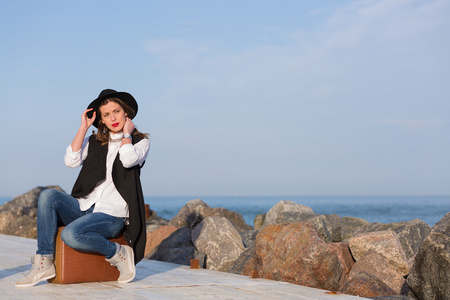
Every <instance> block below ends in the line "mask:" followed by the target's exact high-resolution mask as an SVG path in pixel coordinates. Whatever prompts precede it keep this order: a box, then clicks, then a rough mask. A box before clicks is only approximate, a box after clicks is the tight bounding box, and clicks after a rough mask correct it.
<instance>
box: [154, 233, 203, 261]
mask: <svg viewBox="0 0 450 300" xmlns="http://www.w3.org/2000/svg"><path fill="white" fill-rule="evenodd" d="M191 234H192V231H191V230H190V229H189V228H187V227H183V228H180V229H178V230H177V231H175V232H174V233H172V234H171V235H170V236H169V237H167V238H166V239H164V240H163V241H162V242H161V243H160V244H159V245H158V246H156V247H155V248H154V249H153V250H152V251H151V252H150V253H149V254H148V255H146V256H145V258H148V259H153V260H159V261H165V262H171V263H175V264H180V265H186V266H189V265H190V263H191V259H194V258H199V259H200V265H201V266H202V265H203V264H202V261H201V260H202V259H201V258H202V254H201V253H197V252H196V251H195V246H194V244H193V243H192V240H191Z"/></svg>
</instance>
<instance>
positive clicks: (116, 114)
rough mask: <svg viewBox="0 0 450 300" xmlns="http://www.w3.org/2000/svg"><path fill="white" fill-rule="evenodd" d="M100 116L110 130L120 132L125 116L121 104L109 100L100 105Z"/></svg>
mask: <svg viewBox="0 0 450 300" xmlns="http://www.w3.org/2000/svg"><path fill="white" fill-rule="evenodd" d="M100 117H101V120H102V121H103V123H105V125H106V127H108V129H109V130H110V131H111V132H114V133H118V132H121V131H122V129H123V126H124V125H125V121H126V116H125V111H124V110H123V108H122V106H120V105H119V104H118V103H116V102H113V101H110V102H108V103H106V104H105V105H103V106H100Z"/></svg>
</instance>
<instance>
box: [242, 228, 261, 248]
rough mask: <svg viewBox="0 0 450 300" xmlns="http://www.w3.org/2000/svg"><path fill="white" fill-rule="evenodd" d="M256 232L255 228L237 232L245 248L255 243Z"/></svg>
mask: <svg viewBox="0 0 450 300" xmlns="http://www.w3.org/2000/svg"><path fill="white" fill-rule="evenodd" d="M258 233H259V231H258V230H256V229H253V230H246V231H242V232H239V235H240V236H241V239H242V243H243V244H244V247H245V248H249V247H252V246H254V245H255V240H256V235H257V234H258Z"/></svg>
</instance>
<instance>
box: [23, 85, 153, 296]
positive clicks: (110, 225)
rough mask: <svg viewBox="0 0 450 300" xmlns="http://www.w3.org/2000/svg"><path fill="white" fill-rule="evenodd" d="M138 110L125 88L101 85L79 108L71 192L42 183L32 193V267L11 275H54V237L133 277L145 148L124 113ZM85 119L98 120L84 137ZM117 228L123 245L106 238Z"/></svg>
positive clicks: (141, 225)
mask: <svg viewBox="0 0 450 300" xmlns="http://www.w3.org/2000/svg"><path fill="white" fill-rule="evenodd" d="M137 111H138V105H137V102H136V100H135V99H134V98H133V96H131V95H130V94H128V93H125V92H116V91H115V90H111V89H106V90H103V91H102V92H101V93H100V95H99V96H98V97H97V99H95V100H94V101H92V103H91V104H90V105H89V106H88V108H87V109H86V110H85V111H84V112H83V114H82V115H81V126H80V128H79V130H78V132H77V134H76V135H75V138H74V139H73V141H72V143H71V144H70V145H69V146H68V148H67V150H66V155H65V157H64V160H65V163H66V165H67V166H69V167H73V168H74V167H78V166H81V165H82V166H83V167H82V169H81V171H80V174H79V175H78V178H77V180H76V182H75V185H74V187H73V189H72V193H71V195H68V194H66V193H63V192H60V191H57V190H53V189H48V190H44V191H43V192H42V193H41V194H40V196H39V202H38V213H37V232H38V234H37V235H38V236H37V239H38V250H37V251H36V255H34V256H33V257H32V269H31V271H30V272H29V273H28V274H26V275H25V277H24V278H22V279H21V280H19V281H18V282H16V286H17V287H28V286H33V285H36V284H37V283H39V282H41V281H44V280H47V279H50V278H53V277H55V276H56V273H55V267H54V263H53V260H54V253H55V237H56V234H57V230H58V226H63V225H65V226H66V227H65V228H64V229H63V231H62V232H61V238H62V240H63V241H64V242H65V243H66V244H67V245H68V246H70V247H71V248H73V249H75V250H79V251H92V252H99V253H101V254H103V255H105V259H106V260H107V261H108V262H109V263H111V264H112V265H113V266H115V267H117V269H118V270H119V271H120V276H119V279H118V282H120V283H125V282H130V281H131V280H133V279H134V277H135V274H136V269H135V264H137V263H138V262H139V261H140V260H141V259H142V258H143V257H144V250H145V243H146V224H145V204H144V199H143V194H142V188H141V183H140V179H139V176H140V169H141V167H142V166H143V165H144V162H145V159H146V158H147V154H148V151H149V149H150V141H149V139H148V137H147V134H143V133H141V132H139V131H138V130H137V129H136V128H135V126H134V124H133V122H132V121H131V120H132V119H133V118H134V117H135V116H136V113H137ZM91 125H94V126H95V127H97V128H98V130H97V133H94V132H93V134H92V135H91V136H90V137H87V138H85V136H86V133H87V131H88V129H89V127H90V126H91ZM120 232H123V234H124V237H125V239H126V241H127V244H128V245H125V246H124V245H119V244H117V243H113V242H111V241H109V240H108V239H109V238H112V237H116V236H118V235H119V233H120Z"/></svg>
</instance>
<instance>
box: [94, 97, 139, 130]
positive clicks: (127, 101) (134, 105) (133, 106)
mask: <svg viewBox="0 0 450 300" xmlns="http://www.w3.org/2000/svg"><path fill="white" fill-rule="evenodd" d="M109 98H118V99H120V100H122V101H123V102H124V103H125V104H127V105H128V106H129V107H130V108H131V109H132V110H133V111H134V115H133V116H128V117H129V118H130V119H133V118H134V117H135V116H136V115H137V111H138V104H137V102H136V100H135V99H134V97H133V96H131V94H129V93H126V92H115V93H111V94H108V95H104V96H102V97H98V98H97V99H95V100H94V101H92V102H91V104H89V106H88V107H87V108H88V109H90V108H93V110H91V111H90V112H88V113H87V116H88V118H92V115H93V114H94V111H98V108H99V106H100V103H102V101H104V100H106V99H109ZM99 119H100V116H99V114H97V116H96V118H95V121H94V123H93V124H92V125H94V126H95V127H96V128H98V122H99Z"/></svg>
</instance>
